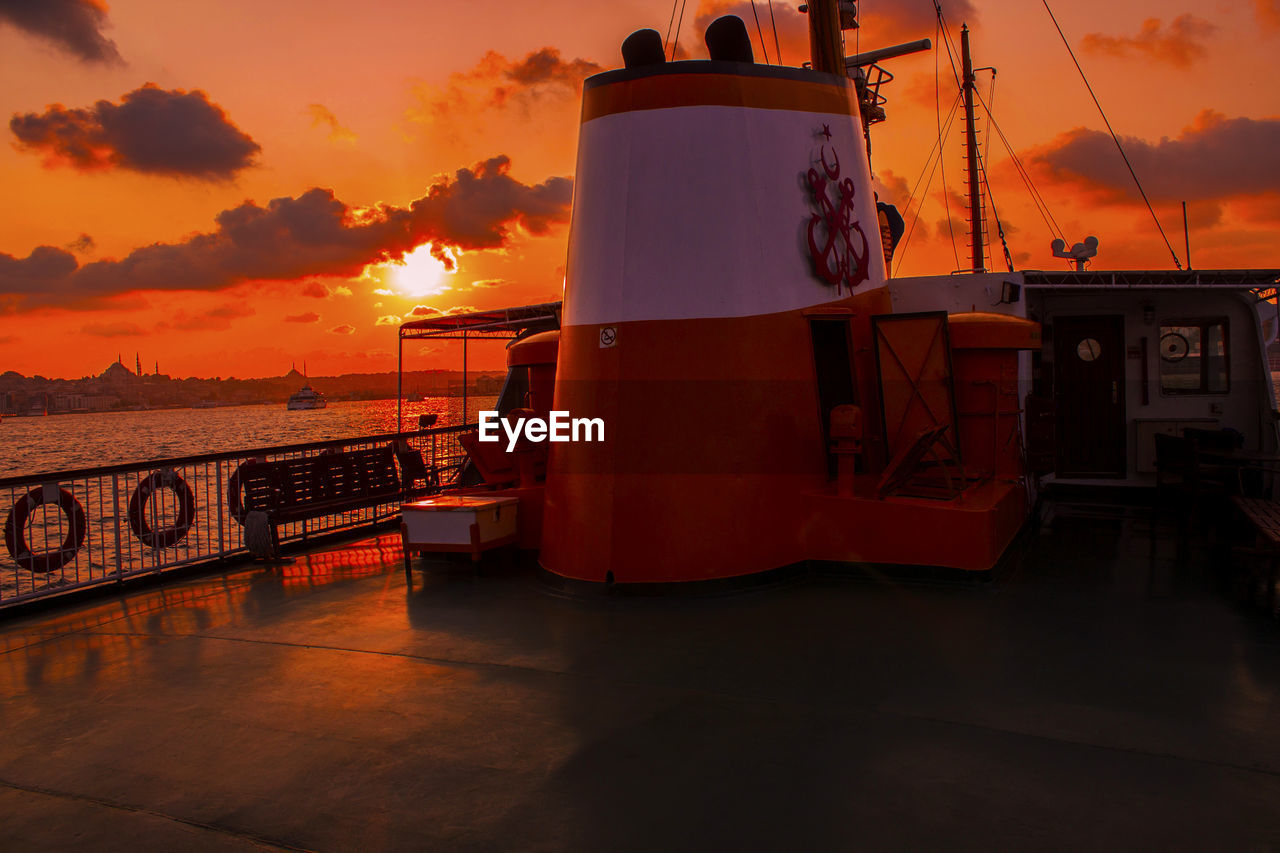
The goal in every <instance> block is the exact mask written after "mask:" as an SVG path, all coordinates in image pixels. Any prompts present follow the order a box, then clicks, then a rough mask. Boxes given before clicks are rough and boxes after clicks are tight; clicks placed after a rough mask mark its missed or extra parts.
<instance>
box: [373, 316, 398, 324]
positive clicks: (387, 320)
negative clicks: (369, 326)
mask: <svg viewBox="0 0 1280 853" xmlns="http://www.w3.org/2000/svg"><path fill="white" fill-rule="evenodd" d="M373 325H375V326H399V325H400V317H399V316H398V315H396V314H385V315H383V316H381V317H379V318H378V319H377V320H375V321H374V322H373Z"/></svg>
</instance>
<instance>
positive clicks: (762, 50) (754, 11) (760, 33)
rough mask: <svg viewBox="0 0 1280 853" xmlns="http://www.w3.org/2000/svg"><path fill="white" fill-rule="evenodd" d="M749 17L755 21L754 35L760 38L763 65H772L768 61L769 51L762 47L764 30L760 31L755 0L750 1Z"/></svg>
mask: <svg viewBox="0 0 1280 853" xmlns="http://www.w3.org/2000/svg"><path fill="white" fill-rule="evenodd" d="M751 17H753V18H755V19H756V35H757V36H759V37H760V52H761V53H763V54H764V64H765V65H772V64H773V63H771V62H770V61H769V50H768V48H766V47H765V46H764V30H762V29H760V14H759V13H758V12H756V0H751Z"/></svg>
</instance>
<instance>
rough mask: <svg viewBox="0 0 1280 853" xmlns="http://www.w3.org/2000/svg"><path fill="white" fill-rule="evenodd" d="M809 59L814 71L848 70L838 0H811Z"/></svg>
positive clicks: (838, 71) (830, 72) (842, 73)
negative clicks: (845, 61) (846, 68)
mask: <svg viewBox="0 0 1280 853" xmlns="http://www.w3.org/2000/svg"><path fill="white" fill-rule="evenodd" d="M808 11H809V59H810V60H811V61H812V63H813V70H814V71H821V72H823V73H825V74H839V75H840V76H841V77H843V76H845V75H846V74H847V73H848V72H847V71H846V70H845V64H844V40H843V38H841V34H840V8H839V6H838V4H837V2H836V0H809V10H808Z"/></svg>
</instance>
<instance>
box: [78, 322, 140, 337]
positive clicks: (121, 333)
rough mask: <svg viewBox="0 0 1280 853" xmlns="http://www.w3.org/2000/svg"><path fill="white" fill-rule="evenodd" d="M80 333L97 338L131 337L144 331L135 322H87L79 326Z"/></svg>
mask: <svg viewBox="0 0 1280 853" xmlns="http://www.w3.org/2000/svg"><path fill="white" fill-rule="evenodd" d="M80 334H82V335H93V336H94V337H98V338H132V337H137V336H139V335H145V334H146V332H144V331H142V329H141V328H140V327H139V326H138V325H137V324H136V323H89V324H88V325H85V326H81V327H80Z"/></svg>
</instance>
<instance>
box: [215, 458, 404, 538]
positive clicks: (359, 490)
mask: <svg viewBox="0 0 1280 853" xmlns="http://www.w3.org/2000/svg"><path fill="white" fill-rule="evenodd" d="M237 476H238V478H239V484H238V486H237V489H238V490H239V491H240V492H241V495H242V496H241V497H240V510H241V512H240V517H241V518H245V517H247V515H248V513H250V512H262V513H265V514H266V517H267V523H268V525H269V526H270V529H271V551H272V555H273V556H278V555H279V553H280V539H279V534H278V532H277V527H278V526H279V525H281V524H288V523H290V522H296V521H306V520H309V519H313V518H323V517H324V516H328V515H337V514H339V513H343V512H350V511H352V510H358V509H365V508H367V507H373V506H378V505H380V504H386V503H396V502H399V501H400V500H401V499H402V498H403V496H404V489H403V485H402V482H401V478H400V474H399V473H398V472H397V470H396V457H395V452H394V449H393V448H392V447H391V446H390V445H386V446H383V447H374V448H367V449H361V450H346V451H342V452H340V453H322V454H320V455H318V456H306V457H302V458H298V459H278V460H273V461H270V462H250V463H246V464H244V465H242V466H241V467H240V469H239V471H238V472H237Z"/></svg>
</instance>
